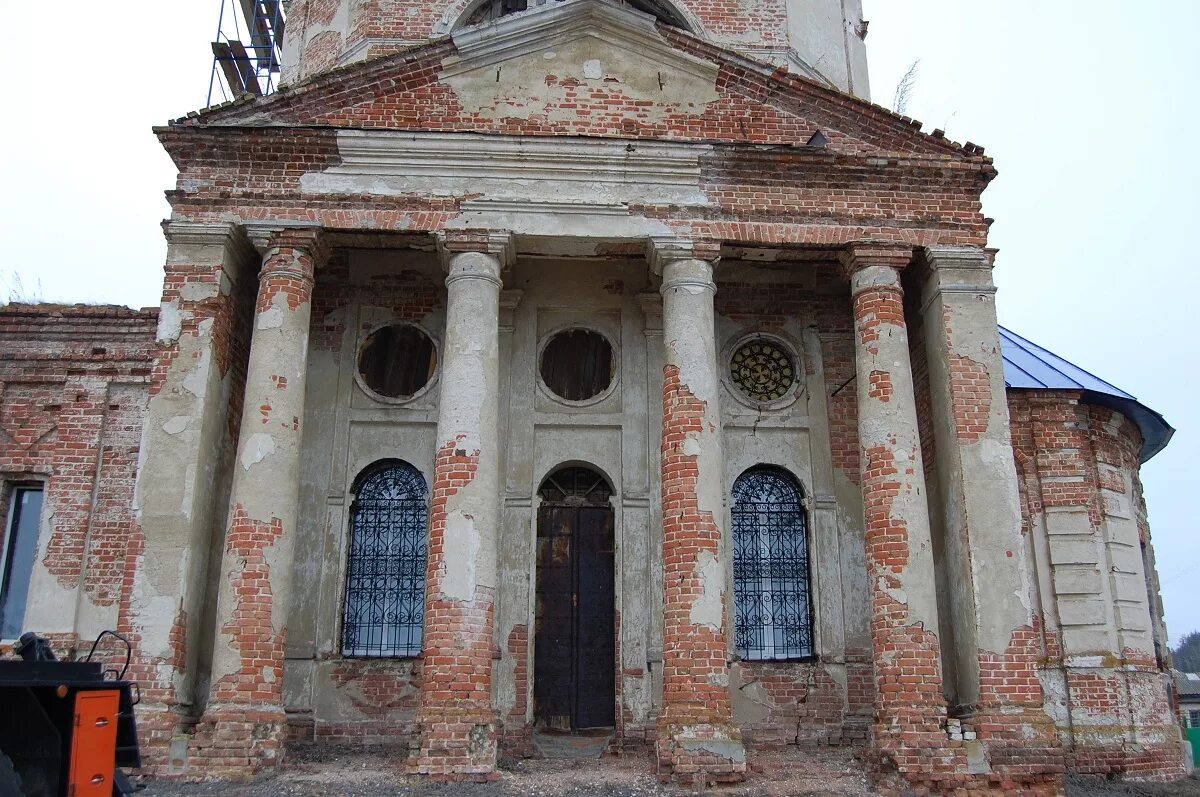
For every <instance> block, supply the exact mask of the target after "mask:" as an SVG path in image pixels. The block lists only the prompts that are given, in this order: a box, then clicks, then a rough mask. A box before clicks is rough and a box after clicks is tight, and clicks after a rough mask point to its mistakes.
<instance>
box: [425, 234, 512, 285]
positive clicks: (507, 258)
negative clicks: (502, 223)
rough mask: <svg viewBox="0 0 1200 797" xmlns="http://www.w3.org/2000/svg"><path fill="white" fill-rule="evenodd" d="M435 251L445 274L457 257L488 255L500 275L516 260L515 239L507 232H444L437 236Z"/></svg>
mask: <svg viewBox="0 0 1200 797" xmlns="http://www.w3.org/2000/svg"><path fill="white" fill-rule="evenodd" d="M437 250H438V254H439V255H440V256H441V258H442V267H443V268H444V269H445V270H446V273H447V274H450V273H451V264H452V263H453V261H454V259H455V256H457V255H464V254H481V255H488V256H490V257H492V258H494V259H495V260H496V262H497V264H498V266H499V270H500V273H504V272H506V271H508V270H509V269H510V268H512V264H513V263H514V262H515V261H516V259H517V247H516V239H515V237H514V236H513V234H512V232H510V231H509V230H444V231H442V232H440V233H438V234H437ZM498 276H499V275H498Z"/></svg>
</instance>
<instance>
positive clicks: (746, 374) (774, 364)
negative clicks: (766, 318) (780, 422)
mask: <svg viewBox="0 0 1200 797" xmlns="http://www.w3.org/2000/svg"><path fill="white" fill-rule="evenodd" d="M729 376H730V379H731V380H732V382H733V384H734V385H736V386H737V388H738V390H740V391H742V393H743V395H745V396H746V397H747V398H749V399H750V400H751V401H762V402H768V401H778V400H779V399H781V398H783V397H784V396H786V395H787V394H788V391H789V390H791V389H792V386H793V385H794V384H795V383H796V366H795V363H793V362H792V356H791V355H790V354H788V352H787V351H786V350H785V349H784V348H783V347H782V346H781V345H779V344H778V343H776V342H775V341H773V340H768V339H766V338H755V339H753V340H749V341H746V342H745V343H743V344H742V345H740V346H738V347H737V349H736V350H735V351H734V353H733V359H732V360H731V361H730V363H729Z"/></svg>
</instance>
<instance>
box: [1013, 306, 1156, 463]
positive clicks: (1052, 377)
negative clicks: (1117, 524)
mask: <svg viewBox="0 0 1200 797" xmlns="http://www.w3.org/2000/svg"><path fill="white" fill-rule="evenodd" d="M1000 351H1001V354H1002V355H1003V356H1004V382H1005V384H1006V385H1008V387H1010V388H1016V389H1019V390H1078V391H1080V392H1082V393H1084V394H1085V398H1086V399H1087V400H1088V401H1090V402H1091V403H1093V404H1099V405H1101V406H1104V407H1109V408H1111V409H1114V410H1116V411H1117V412H1120V413H1122V414H1123V415H1125V416H1126V417H1127V418H1129V419H1130V420H1131V421H1133V422H1134V423H1136V424H1137V427H1138V429H1139V430H1140V431H1141V433H1142V452H1141V461H1142V462H1145V461H1147V460H1148V459H1150V458H1151V457H1153V456H1154V455H1155V454H1157V453H1158V452H1159V451H1162V450H1163V449H1164V448H1166V445H1167V443H1168V442H1170V440H1171V435H1173V434H1175V430H1174V429H1173V428H1172V427H1171V424H1169V423H1167V422H1166V420H1165V419H1164V418H1163V416H1161V415H1159V414H1158V413H1157V412H1155V411H1154V410H1152V409H1150V408H1149V407H1147V406H1146V405H1145V404H1142V403H1141V402H1140V401H1138V400H1137V398H1135V397H1134V396H1131V395H1130V394H1128V393H1126V392H1125V391H1124V390H1121V388H1119V387H1117V386H1116V385H1113V384H1110V383H1108V382H1105V381H1104V380H1103V379H1101V378H1100V377H1098V376H1096V375H1095V374H1091V373H1088V372H1087V371H1085V370H1083V369H1082V368H1080V367H1079V366H1078V365H1075V364H1074V363H1070V362H1067V361H1066V360H1064V359H1063V358H1062V357H1059V356H1058V355H1057V354H1055V353H1053V352H1051V351H1047V350H1046V349H1043V348H1042V347H1041V346H1039V345H1037V344H1036V343H1034V342H1033V341H1030V340H1026V339H1025V338H1023V337H1021V336H1020V335H1018V334H1016V333H1015V332H1011V331H1009V330H1007V329H1005V328H1004V327H1000Z"/></svg>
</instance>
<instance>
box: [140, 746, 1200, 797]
mask: <svg viewBox="0 0 1200 797" xmlns="http://www.w3.org/2000/svg"><path fill="white" fill-rule="evenodd" d="M403 767H404V762H403V760H402V759H401V758H400V757H398V756H389V755H388V754H387V753H385V752H379V751H363V750H361V749H346V748H338V747H331V746H327V745H322V746H313V747H305V748H299V749H295V748H293V749H291V750H290V751H289V757H288V760H287V763H286V764H285V766H284V767H283V769H282V770H281V771H280V772H278V773H276V774H273V775H271V776H269V777H264V778H261V779H259V780H257V781H254V782H253V783H243V784H233V783H201V784H184V783H167V782H156V781H150V782H148V783H147V788H146V790H145V791H143V792H140V794H141V795H142V797H202V796H203V797H207V796H208V795H218V796H219V797H690V795H694V794H699V792H695V791H693V790H690V789H679V788H677V787H673V786H664V785H661V784H659V783H658V781H657V779H656V778H655V777H654V768H653V762H652V760H651V759H650V757H649V756H648V755H640V754H633V755H624V756H619V757H615V758H614V757H606V758H603V759H599V760H593V759H541V760H529V761H519V762H516V763H514V764H510V765H508V766H506V767H504V768H503V769H502V771H501V777H500V780H499V781H498V782H495V783H452V784H439V783H430V782H429V781H426V780H423V779H417V778H411V777H408V776H406V775H404V774H402V773H403ZM750 767H751V770H752V774H751V776H750V778H749V779H748V781H747V782H746V783H744V784H741V785H738V786H733V787H723V788H720V789H716V790H714V791H713V792H710V793H711V794H716V795H720V797H833V796H834V795H838V797H842V796H843V795H845V797H873V795H874V792H872V791H871V789H870V787H869V785H868V783H867V779H866V777H865V775H864V774H863V769H862V765H861V764H859V763H858V762H857V761H855V760H854V758H853V757H852V756H851V754H850V753H848V752H846V751H843V750H837V749H832V750H829V749H826V750H821V751H817V752H814V751H811V750H796V749H789V750H785V751H778V752H762V753H755V754H752V755H751V758H750ZM1067 797H1200V779H1197V778H1195V777H1193V778H1188V779H1185V780H1181V781H1176V782H1174V783H1121V782H1117V781H1108V780H1105V779H1103V778H1096V777H1081V776H1075V777H1072V778H1070V779H1069V781H1068V785H1067Z"/></svg>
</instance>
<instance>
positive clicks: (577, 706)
mask: <svg viewBox="0 0 1200 797" xmlns="http://www.w3.org/2000/svg"><path fill="white" fill-rule="evenodd" d="M613 540H614V535H613V513H612V509H611V507H609V506H608V505H607V504H605V505H603V506H598V505H589V504H587V503H583V502H582V501H576V502H573V504H551V503H543V504H542V506H541V508H540V509H539V510H538V556H537V609H536V618H535V629H534V687H533V695H534V712H535V715H536V718H537V721H538V724H539V725H541V726H543V727H546V728H552V729H556V730H564V731H571V730H581V729H585V728H611V727H613V725H615V719H616V718H615V705H614V704H615V700H616V698H615V685H616V681H615V668H616V639H615V627H614V626H615V619H616V617H615V608H614V603H615V600H616V593H615V576H616V573H615V565H614V558H613Z"/></svg>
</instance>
